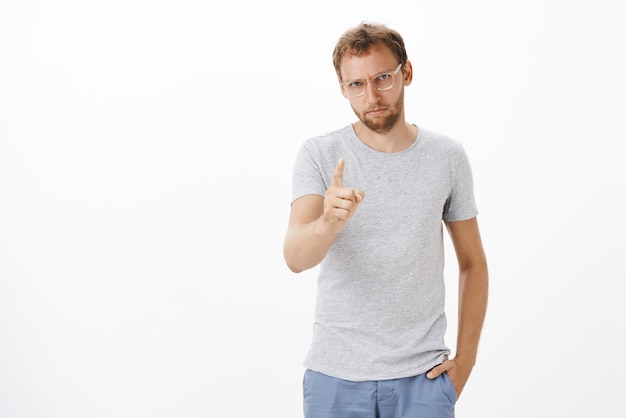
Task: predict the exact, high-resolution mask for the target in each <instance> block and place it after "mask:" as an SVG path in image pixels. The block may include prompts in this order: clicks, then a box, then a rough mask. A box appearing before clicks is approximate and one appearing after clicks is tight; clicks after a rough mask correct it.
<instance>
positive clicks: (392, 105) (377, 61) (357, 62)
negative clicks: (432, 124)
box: [341, 45, 404, 134]
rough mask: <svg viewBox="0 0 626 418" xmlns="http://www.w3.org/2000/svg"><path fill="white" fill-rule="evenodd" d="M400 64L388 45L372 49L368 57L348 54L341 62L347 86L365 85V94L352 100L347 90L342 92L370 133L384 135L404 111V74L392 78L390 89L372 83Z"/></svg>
mask: <svg viewBox="0 0 626 418" xmlns="http://www.w3.org/2000/svg"><path fill="white" fill-rule="evenodd" d="M398 64H399V62H398V60H397V58H396V57H395V56H394V55H393V53H392V52H391V50H389V48H387V47H385V46H377V45H375V46H373V47H372V48H370V50H369V51H368V52H367V55H363V56H352V55H347V56H345V57H344V58H343V59H342V60H341V76H342V81H343V83H344V86H345V83H349V82H353V81H356V80H361V81H364V82H366V83H365V84H366V86H365V93H364V94H363V95H362V96H359V97H350V95H348V93H347V90H346V88H345V87H343V86H342V92H343V94H344V96H345V97H347V98H348V100H349V101H350V106H351V107H352V110H353V111H354V113H355V115H356V116H357V117H358V118H359V120H360V121H361V122H362V123H363V124H364V125H365V126H366V127H367V128H369V129H370V130H372V131H374V132H376V133H379V134H385V133H387V132H389V131H390V130H391V129H392V128H393V127H394V126H395V125H396V123H397V122H398V119H399V118H400V116H401V115H402V112H403V108H404V71H403V70H402V69H401V70H400V71H399V72H397V73H396V74H395V75H393V86H392V87H391V88H390V89H389V90H378V89H377V88H376V86H375V85H374V84H373V83H372V79H373V77H374V76H377V75H379V74H382V73H391V72H393V70H394V69H395V68H396V67H397V66H398Z"/></svg>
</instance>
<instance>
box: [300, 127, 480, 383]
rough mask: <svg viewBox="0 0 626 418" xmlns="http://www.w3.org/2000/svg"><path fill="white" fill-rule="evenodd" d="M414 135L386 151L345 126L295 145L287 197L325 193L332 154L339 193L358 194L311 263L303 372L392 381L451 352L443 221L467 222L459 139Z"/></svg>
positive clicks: (471, 212)
mask: <svg viewBox="0 0 626 418" xmlns="http://www.w3.org/2000/svg"><path fill="white" fill-rule="evenodd" d="M418 132H419V134H418V137H417V140H416V141H415V142H414V143H413V144H412V145H411V146H410V147H409V148H407V149H405V150H403V151H401V152H395V153H384V152H378V151H375V150H373V149H372V148H370V147H368V146H367V145H365V144H364V143H363V142H362V141H361V140H360V139H359V138H358V137H357V135H356V134H355V132H354V129H353V127H352V125H348V126H346V127H344V128H342V129H339V130H337V131H334V132H330V133H328V134H325V135H322V136H319V137H315V138H311V139H309V140H307V141H305V142H304V143H303V144H302V147H301V149H300V151H299V153H298V156H297V159H296V162H295V164H294V168H293V190H292V198H293V200H296V199H298V198H299V197H301V196H304V195H307V194H317V195H321V196H324V193H325V192H326V189H327V188H328V187H329V185H330V182H331V179H332V176H333V171H334V169H335V166H336V164H337V161H338V160H339V158H341V157H343V158H345V168H344V175H343V185H344V187H353V188H355V189H362V190H363V191H364V192H365V199H364V200H363V202H362V203H361V204H360V205H359V207H358V209H357V211H356V213H355V214H354V216H353V217H352V218H351V219H350V220H349V221H348V222H347V224H346V226H345V227H344V229H343V230H342V231H341V232H340V233H339V234H338V235H337V237H336V239H335V242H334V243H333V245H332V246H331V248H330V250H329V251H328V254H327V255H326V257H325V258H324V260H323V261H322V263H321V264H320V266H319V276H318V282H317V295H316V307H315V319H314V324H313V338H312V341H311V346H310V349H309V352H308V355H307V357H306V359H305V361H304V366H305V367H306V368H309V369H312V370H315V371H318V372H321V373H324V374H327V375H329V376H334V377H337V378H340V379H345V380H352V381H365V380H386V379H396V378H402V377H408V376H415V375H418V374H421V373H424V372H425V371H427V370H428V369H430V368H432V367H433V366H435V365H437V364H438V363H441V362H442V361H443V360H444V359H445V358H446V357H447V356H448V355H449V353H450V350H449V348H448V347H446V345H445V343H444V334H445V332H446V317H445V313H444V305H445V293H444V291H445V289H444V278H443V269H444V248H443V224H442V221H459V220H466V219H471V218H473V217H475V216H476V214H477V209H476V204H475V201H474V190H473V181H472V172H471V168H470V164H469V161H468V158H467V155H466V153H465V150H464V149H463V147H462V145H461V143H460V142H457V141H455V140H452V139H450V138H447V137H444V136H441V135H438V134H435V133H433V132H430V131H427V130H425V129H422V128H419V129H418Z"/></svg>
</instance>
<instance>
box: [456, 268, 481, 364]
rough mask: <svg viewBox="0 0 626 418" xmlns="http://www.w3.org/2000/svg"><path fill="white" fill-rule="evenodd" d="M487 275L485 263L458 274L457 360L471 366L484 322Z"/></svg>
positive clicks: (474, 360) (474, 359)
mask: <svg viewBox="0 0 626 418" xmlns="http://www.w3.org/2000/svg"><path fill="white" fill-rule="evenodd" d="M488 277H489V274H488V271H487V265H486V263H485V262H482V263H478V264H476V265H474V266H472V267H469V268H467V269H464V270H461V271H460V273H459V311H458V315H459V318H458V319H459V321H458V335H457V353H456V358H457V360H460V361H463V362H464V363H466V364H467V365H470V366H473V365H474V363H475V362H476V355H477V352H478V343H479V340H480V335H481V332H482V328H483V323H484V321H485V314H486V311H487V299H488V283H489V278H488Z"/></svg>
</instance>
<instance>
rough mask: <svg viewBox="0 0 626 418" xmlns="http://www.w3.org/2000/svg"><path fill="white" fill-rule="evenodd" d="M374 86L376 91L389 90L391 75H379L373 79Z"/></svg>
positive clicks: (391, 82)
mask: <svg viewBox="0 0 626 418" xmlns="http://www.w3.org/2000/svg"><path fill="white" fill-rule="evenodd" d="M374 85H375V86H376V88H377V89H378V90H389V89H390V88H391V87H393V75H392V74H389V73H387V74H381V75H379V76H378V77H376V78H375V79H374Z"/></svg>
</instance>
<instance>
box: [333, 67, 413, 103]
mask: <svg viewBox="0 0 626 418" xmlns="http://www.w3.org/2000/svg"><path fill="white" fill-rule="evenodd" d="M401 67H402V63H400V64H398V66H397V67H396V69H395V70H393V71H392V72H390V73H382V74H378V75H375V76H374V77H372V81H371V82H368V81H365V80H353V81H347V82H345V83H342V84H341V85H342V86H343V88H344V91H345V92H346V94H347V95H348V96H349V97H352V98H354V97H361V96H363V95H364V94H365V86H367V84H368V83H372V84H373V85H374V87H376V90H380V91H385V90H389V89H391V88H392V87H393V76H394V75H396V74H397V73H398V71H400V68H401Z"/></svg>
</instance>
